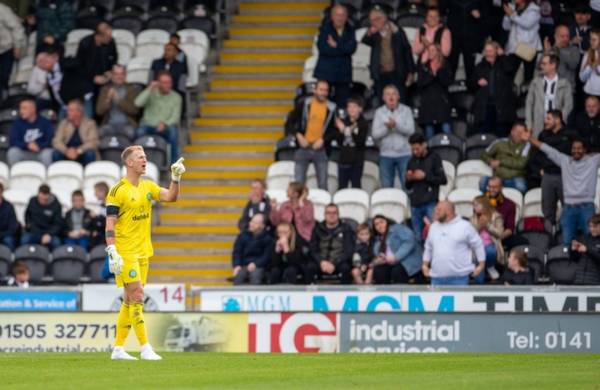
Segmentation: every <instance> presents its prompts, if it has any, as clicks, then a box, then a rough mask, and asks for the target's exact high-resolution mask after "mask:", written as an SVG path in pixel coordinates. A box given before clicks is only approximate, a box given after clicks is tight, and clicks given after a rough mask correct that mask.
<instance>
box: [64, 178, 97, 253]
mask: <svg viewBox="0 0 600 390" xmlns="http://www.w3.org/2000/svg"><path fill="white" fill-rule="evenodd" d="M71 203H72V204H73V207H72V208H71V210H69V211H67V215H65V222H66V225H67V237H66V238H65V244H68V245H79V246H80V247H82V248H84V249H86V250H87V248H88V247H89V245H90V229H91V226H92V215H91V213H90V210H88V209H86V208H85V198H84V197H83V192H81V191H80V190H75V191H73V194H72V195H71Z"/></svg>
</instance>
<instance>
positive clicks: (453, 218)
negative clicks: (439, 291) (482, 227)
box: [422, 201, 485, 285]
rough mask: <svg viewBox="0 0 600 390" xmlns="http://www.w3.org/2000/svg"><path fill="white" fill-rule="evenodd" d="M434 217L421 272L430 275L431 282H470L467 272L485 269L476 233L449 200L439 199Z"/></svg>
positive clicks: (482, 250) (474, 272) (482, 253)
mask: <svg viewBox="0 0 600 390" xmlns="http://www.w3.org/2000/svg"><path fill="white" fill-rule="evenodd" d="M434 219H435V222H434V223H432V224H431V226H430V228H429V234H428V235H427V240H426V241H425V252H424V254H423V266H422V269H423V275H424V276H425V277H430V278H431V284H432V285H467V284H469V275H472V276H473V277H475V278H476V277H477V276H478V275H479V274H480V273H482V272H483V270H484V269H485V249H484V246H483V242H482V241H481V238H480V237H479V234H477V231H476V230H475V228H473V226H472V225H471V224H470V223H469V222H468V221H465V220H464V219H462V218H461V217H460V216H457V215H456V212H455V210H454V205H453V204H452V203H451V202H448V201H443V202H440V203H438V204H437V206H436V207H435V215H434ZM473 252H475V259H476V260H477V263H478V264H477V267H475V266H474V264H473V260H472V259H473Z"/></svg>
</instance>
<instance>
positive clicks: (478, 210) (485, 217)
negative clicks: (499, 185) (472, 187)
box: [471, 195, 504, 284]
mask: <svg viewBox="0 0 600 390" xmlns="http://www.w3.org/2000/svg"><path fill="white" fill-rule="evenodd" d="M471 223H472V224H473V227H474V228H475V230H477V232H478V233H479V237H480V238H481V241H483V245H484V248H485V266H486V269H487V272H488V274H489V275H490V277H491V278H492V279H493V280H496V279H498V278H499V277H500V275H499V274H498V271H496V267H495V265H496V262H502V263H503V261H502V259H503V258H504V253H503V249H502V244H501V242H500V237H501V236H502V233H503V232H504V221H503V220H502V215H500V213H498V212H497V211H496V210H494V208H493V207H492V206H490V203H489V201H488V199H487V198H486V197H485V195H481V196H478V197H476V198H475V199H474V200H473V216H472V217H471ZM475 281H476V282H477V283H478V284H483V282H484V281H485V273H483V272H482V273H480V274H479V275H478V276H477V277H476V278H475Z"/></svg>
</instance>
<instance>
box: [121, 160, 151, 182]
mask: <svg viewBox="0 0 600 390" xmlns="http://www.w3.org/2000/svg"><path fill="white" fill-rule="evenodd" d="M126 174H127V168H126V167H125V166H122V167H121V176H125V175H126ZM142 177H143V178H144V179H148V180H152V181H153V182H155V183H158V182H159V181H160V171H159V170H158V168H157V166H156V164H154V163H153V162H152V161H148V162H147V163H146V173H144V174H143V175H142Z"/></svg>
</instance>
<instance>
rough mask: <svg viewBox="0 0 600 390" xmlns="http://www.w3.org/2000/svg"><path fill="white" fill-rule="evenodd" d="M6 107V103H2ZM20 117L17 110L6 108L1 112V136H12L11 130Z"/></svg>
mask: <svg viewBox="0 0 600 390" xmlns="http://www.w3.org/2000/svg"><path fill="white" fill-rule="evenodd" d="M2 105H4V102H2ZM18 116H19V111H18V110H17V109H16V108H5V109H2V110H0V134H3V135H8V136H10V129H11V127H12V125H13V122H14V121H15V119H17V118H18Z"/></svg>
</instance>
